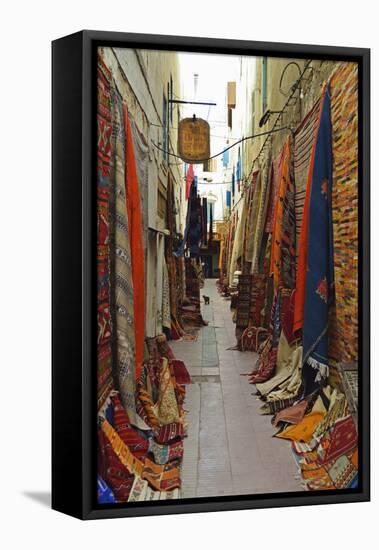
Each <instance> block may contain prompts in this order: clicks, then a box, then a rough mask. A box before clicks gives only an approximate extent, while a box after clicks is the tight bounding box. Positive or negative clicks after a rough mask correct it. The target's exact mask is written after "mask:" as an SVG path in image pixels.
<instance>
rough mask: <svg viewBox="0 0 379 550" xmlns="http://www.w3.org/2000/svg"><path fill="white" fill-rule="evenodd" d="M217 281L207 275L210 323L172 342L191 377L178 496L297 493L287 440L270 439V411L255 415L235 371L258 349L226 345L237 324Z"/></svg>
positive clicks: (246, 366)
mask: <svg viewBox="0 0 379 550" xmlns="http://www.w3.org/2000/svg"><path fill="white" fill-rule="evenodd" d="M215 282H216V281H215V279H207V280H206V282H205V287H204V289H203V290H202V294H205V295H207V296H210V299H211V302H210V305H209V306H202V310H203V317H204V319H206V320H207V321H209V325H208V326H207V327H204V328H202V329H201V330H200V331H199V337H198V339H197V340H196V341H194V342H183V341H176V342H170V345H171V347H172V349H173V351H174V353H175V355H176V357H177V358H178V359H182V360H183V361H184V362H185V363H186V365H187V368H188V370H189V372H190V374H191V377H192V382H193V383H192V384H191V385H189V386H187V395H186V401H185V409H186V410H187V411H188V414H187V419H188V425H189V426H188V437H187V438H186V439H185V440H184V460H183V471H182V481H183V487H182V497H183V498H187V497H195V496H219V495H233V494H234V495H240V494H254V493H267V492H281V491H301V490H302V488H301V485H300V480H299V478H298V476H297V470H296V465H295V461H294V459H293V457H292V453H291V450H290V446H289V443H288V442H287V441H284V440H281V439H277V438H273V437H272V435H273V433H274V429H273V427H272V425H271V416H267V415H261V414H260V413H259V408H260V406H261V404H262V403H261V402H260V401H258V400H257V398H256V397H255V396H254V395H252V394H254V393H255V386H252V385H251V384H249V383H248V381H247V377H246V376H240V374H241V373H246V372H250V371H251V368H252V366H253V364H254V362H255V360H256V358H257V355H256V354H255V353H252V352H243V353H242V352H239V351H231V350H227V348H229V347H231V346H235V343H236V340H235V335H234V332H235V325H234V323H233V322H232V316H231V311H230V301H228V300H225V299H224V298H222V297H221V296H220V295H219V293H218V292H217V289H216V284H215Z"/></svg>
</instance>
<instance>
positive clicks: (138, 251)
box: [123, 104, 145, 378]
mask: <svg viewBox="0 0 379 550" xmlns="http://www.w3.org/2000/svg"><path fill="white" fill-rule="evenodd" d="M123 111H124V113H123V114H124V132H125V141H126V169H125V170H126V171H125V187H126V206H127V210H128V224H129V238H130V252H131V260H132V278H133V306H134V332H135V363H136V366H135V376H136V378H138V376H139V374H140V372H141V368H142V361H143V345H144V340H145V261H144V254H145V253H144V248H143V236H142V209H141V197H140V189H139V182H138V177H137V167H136V159H135V154H134V144H133V133H132V128H131V125H130V120H129V117H128V113H127V111H126V107H125V104H124V105H123Z"/></svg>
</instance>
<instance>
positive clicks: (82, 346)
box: [52, 30, 370, 519]
mask: <svg viewBox="0 0 379 550" xmlns="http://www.w3.org/2000/svg"><path fill="white" fill-rule="evenodd" d="M110 45H112V46H115V45H117V46H124V47H129V48H144V49H161V50H177V51H190V52H207V53H219V54H220V53H222V54H237V55H269V56H273V57H293V58H312V59H331V60H335V61H338V60H345V61H355V62H357V63H358V65H359V257H360V260H359V265H360V271H359V291H360V292H359V365H360V369H359V408H360V410H359V453H360V486H359V487H358V488H357V489H347V490H345V489H344V490H335V491H330V492H328V491H314V492H304V493H280V494H266V495H254V496H250V495H248V496H238V497H236V496H230V497H212V498H196V499H180V500H176V501H158V502H157V503H154V502H153V503H151V502H150V503H142V502H141V503H135V504H134V503H133V504H131V503H129V504H128V503H126V504H117V505H97V504H96V420H95V419H96V403H95V402H96V389H95V388H96V375H95V373H96V369H95V368H94V365H96V345H95V342H96V337H95V335H96V326H95V320H96V315H95V309H96V292H95V282H96V268H95V252H94V250H95V247H96V239H95V235H96V230H95V227H96V224H95V212H96V210H95V209H96V200H95V199H96V196H95V195H96V193H95V186H94V184H93V182H94V181H95V172H94V165H95V164H94V163H95V158H96V157H95V147H96V129H95V128H96V127H95V123H96V116H95V109H96V99H95V97H96V96H95V90H96V84H95V83H96V48H97V47H98V46H110ZM52 62H53V65H52V96H53V106H52V115H53V122H52V141H53V144H52V157H53V168H52V180H53V181H52V183H53V197H52V211H53V225H52V233H53V250H52V257H53V264H52V278H53V291H52V303H53V311H52V324H53V328H52V348H53V352H52V377H53V382H52V507H53V509H55V510H58V511H60V512H64V513H66V514H70V515H72V516H75V517H77V518H81V519H98V518H116V517H124V516H125V517H126V516H144V515H152V514H154V515H155V514H174V513H175V514H179V513H189V512H210V511H218V510H242V509H249V508H267V507H281V506H300V505H314V504H331V503H342V502H362V501H368V500H369V499H370V50H369V49H362V48H346V47H336V46H315V45H302V44H284V43H269V42H253V41H241V40H226V39H213V38H212V39H211V38H199V37H197V38H196V37H183V36H160V35H145V34H131V33H119V32H102V31H90V30H85V31H81V32H78V33H76V34H72V35H70V36H67V37H64V38H61V39H58V40H55V41H54V42H53V43H52Z"/></svg>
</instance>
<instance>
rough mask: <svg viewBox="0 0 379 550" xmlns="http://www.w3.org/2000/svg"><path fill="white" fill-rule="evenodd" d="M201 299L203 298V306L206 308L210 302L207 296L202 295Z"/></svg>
mask: <svg viewBox="0 0 379 550" xmlns="http://www.w3.org/2000/svg"><path fill="white" fill-rule="evenodd" d="M203 298H204V304H205V305H206V306H209V301H210V299H209V296H205V295H204V294H203Z"/></svg>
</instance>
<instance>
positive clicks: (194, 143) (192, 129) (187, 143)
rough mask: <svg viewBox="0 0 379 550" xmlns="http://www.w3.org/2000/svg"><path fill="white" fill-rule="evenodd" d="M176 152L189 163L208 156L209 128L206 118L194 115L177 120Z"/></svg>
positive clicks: (194, 162)
mask: <svg viewBox="0 0 379 550" xmlns="http://www.w3.org/2000/svg"><path fill="white" fill-rule="evenodd" d="M178 152H179V156H180V158H181V159H182V160H184V162H188V163H189V164H200V163H202V162H204V161H205V160H207V159H208V158H209V157H210V154H211V153H210V129H209V124H208V122H207V121H206V120H203V119H202V118H196V117H195V115H194V116H193V117H192V118H183V119H182V120H181V121H180V122H179V132H178Z"/></svg>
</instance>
